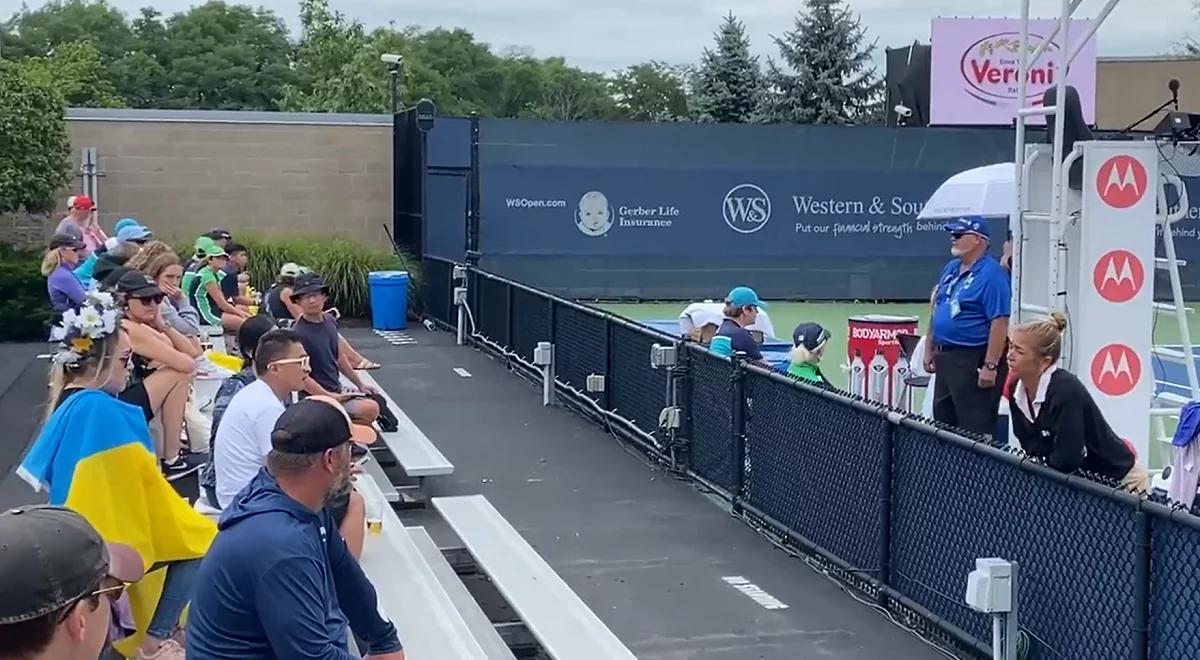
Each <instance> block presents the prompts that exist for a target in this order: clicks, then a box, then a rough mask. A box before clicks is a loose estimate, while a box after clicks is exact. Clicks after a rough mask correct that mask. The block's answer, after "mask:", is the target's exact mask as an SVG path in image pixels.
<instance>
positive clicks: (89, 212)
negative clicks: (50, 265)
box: [54, 195, 108, 259]
mask: <svg viewBox="0 0 1200 660" xmlns="http://www.w3.org/2000/svg"><path fill="white" fill-rule="evenodd" d="M95 210H96V205H95V204H93V203H92V198H91V197H88V196H87V195H76V196H75V197H72V198H71V199H69V200H67V215H66V216H65V217H64V218H63V219H62V220H60V221H59V223H58V227H56V228H55V229H54V233H55V234H66V235H68V236H72V237H74V238H75V239H77V240H79V241H81V242H82V243H83V244H84V247H83V248H82V249H81V250H80V254H79V256H80V258H82V259H86V258H88V257H89V256H90V255H91V254H92V253H93V252H95V251H96V250H97V249H98V248H99V247H100V246H101V245H104V241H106V240H108V237H107V236H105V235H104V230H102V229H100V225H99V224H98V223H97V222H96V216H95Z"/></svg>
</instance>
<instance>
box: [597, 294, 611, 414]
mask: <svg viewBox="0 0 1200 660" xmlns="http://www.w3.org/2000/svg"><path fill="white" fill-rule="evenodd" d="M600 318H601V319H602V320H603V321H604V390H603V391H602V392H600V407H601V408H604V409H605V410H612V397H611V396H609V393H608V391H609V388H610V387H611V386H612V370H613V327H614V324H613V322H612V321H609V320H608V318H606V317H603V316H602V317H600Z"/></svg>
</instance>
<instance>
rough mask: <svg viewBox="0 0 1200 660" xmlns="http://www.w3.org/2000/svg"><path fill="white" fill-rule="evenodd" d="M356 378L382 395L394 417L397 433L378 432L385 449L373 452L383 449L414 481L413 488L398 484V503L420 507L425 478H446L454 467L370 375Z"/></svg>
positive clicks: (423, 496)
mask: <svg viewBox="0 0 1200 660" xmlns="http://www.w3.org/2000/svg"><path fill="white" fill-rule="evenodd" d="M359 377H360V378H361V379H362V380H363V382H364V383H365V384H367V385H370V386H372V387H374V388H376V389H377V390H379V391H380V393H381V394H382V395H383V398H384V400H385V401H386V402H387V404H388V408H390V409H391V411H392V412H393V413H394V414H395V415H396V418H397V420H398V423H399V428H398V429H397V430H396V431H391V432H380V438H381V439H382V440H383V445H384V447H378V449H377V448H375V447H373V448H372V450H373V451H378V450H381V449H384V448H386V449H387V451H388V453H390V454H391V455H392V456H393V457H395V459H396V462H397V463H398V464H399V465H400V467H401V469H403V470H404V474H405V475H407V476H408V477H409V478H410V479H414V480H415V481H416V484H415V485H408V484H399V485H396V491H397V493H398V494H399V498H400V502H401V503H402V504H403V505H406V506H422V505H423V504H424V502H425V495H424V483H425V478H426V477H436V476H445V475H449V474H453V473H454V464H453V463H451V462H450V461H449V460H447V459H446V457H445V456H444V455H442V452H441V451H439V450H438V448H437V447H436V446H434V444H433V443H432V442H430V441H429V438H428V437H426V435H425V433H424V432H422V431H421V429H420V428H418V427H417V425H416V424H414V423H413V421H412V420H411V419H409V417H408V415H406V414H404V410H403V409H402V408H401V407H400V406H398V405H396V402H395V401H394V400H392V397H391V396H389V395H388V393H387V392H385V391H384V390H383V388H381V387H379V384H378V383H376V382H375V379H374V378H371V375H370V374H367V373H361V374H360V375H359ZM382 462H383V461H381V463H382Z"/></svg>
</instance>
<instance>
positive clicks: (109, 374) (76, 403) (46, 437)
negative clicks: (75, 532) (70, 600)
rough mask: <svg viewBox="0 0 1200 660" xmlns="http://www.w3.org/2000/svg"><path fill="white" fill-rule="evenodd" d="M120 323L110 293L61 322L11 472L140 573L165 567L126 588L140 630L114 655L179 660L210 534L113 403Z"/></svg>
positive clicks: (123, 361)
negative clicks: (181, 633)
mask: <svg viewBox="0 0 1200 660" xmlns="http://www.w3.org/2000/svg"><path fill="white" fill-rule="evenodd" d="M118 320H119V312H118V309H117V307H116V304H115V302H114V301H113V299H112V296H110V295H108V294H100V293H91V294H89V296H88V299H87V300H86V301H85V302H84V305H83V307H82V308H81V309H80V311H79V312H78V313H74V312H68V313H67V314H64V315H63V323H62V325H60V326H59V327H58V328H56V330H55V333H54V337H55V339H57V340H58V341H60V342H61V344H60V345H59V348H58V350H57V351H56V352H55V353H54V356H53V357H52V359H51V363H52V364H53V368H52V371H51V379H50V393H49V400H48V403H47V411H48V413H49V416H48V418H47V420H46V422H45V424H44V425H43V426H42V429H41V431H40V432H39V434H38V437H37V439H35V440H34V442H33V445H32V446H31V447H30V448H29V450H28V452H27V453H26V455H25V458H24V459H23V461H22V463H21V466H20V468H19V469H18V471H17V474H18V475H20V476H21V477H22V478H23V479H25V480H26V481H28V482H29V483H30V484H31V485H33V486H34V487H35V488H37V489H38V490H46V491H48V497H47V499H48V501H49V503H50V504H52V505H55V506H60V505H69V506H70V507H71V508H73V509H75V510H76V511H78V512H79V513H80V514H81V515H82V516H83V517H84V518H86V519H87V520H88V522H90V523H91V524H92V525H94V526H95V527H96V529H97V530H98V531H99V532H100V535H101V536H102V537H104V539H105V540H106V541H109V542H115V543H126V544H128V545H130V546H132V547H133V548H134V550H136V551H137V552H138V553H139V554H140V555H141V557H142V560H143V561H144V562H145V565H146V566H150V567H165V568H160V569H159V570H156V571H154V572H153V573H152V574H151V575H150V576H148V577H147V578H146V579H145V580H143V581H142V582H141V583H139V584H137V585H135V586H133V587H130V589H129V604H130V607H131V609H132V614H133V620H134V622H135V625H136V630H137V633H136V634H135V635H134V636H133V637H131V638H130V639H127V640H123V641H122V642H120V643H118V645H117V648H118V649H119V650H121V652H122V653H123V654H125V655H126V656H133V655H134V654H135V653H136V654H137V655H136V657H137V658H157V659H159V660H168V659H170V660H176V659H178V658H182V657H183V655H182V648H181V647H180V645H179V644H178V643H177V642H175V641H173V640H172V639H171V636H172V635H173V634H174V632H175V629H176V626H177V624H178V621H179V617H180V615H181V614H182V612H183V609H184V607H185V606H186V605H187V603H188V600H189V597H190V593H191V585H192V576H193V575H194V573H195V570H196V568H197V567H198V564H199V562H198V561H197V560H198V559H199V558H200V557H202V556H204V553H205V551H206V550H207V549H208V546H209V544H210V543H211V542H212V539H213V537H214V536H215V535H216V528H215V527H214V526H213V524H212V522H211V521H210V520H208V519H207V518H205V517H204V516H202V515H200V514H199V513H196V512H195V511H194V510H193V509H192V507H191V506H190V505H189V504H188V502H187V500H185V499H183V498H182V497H180V496H179V495H178V493H176V492H175V490H174V489H173V488H172V487H171V484H170V483H168V482H167V480H166V479H165V478H164V477H163V475H162V472H161V471H160V469H159V462H158V460H157V459H156V457H155V452H154V444H153V441H152V440H151V438H150V432H149V428H148V426H147V424H146V419H145V417H144V415H143V413H142V411H141V410H140V409H138V408H137V407H136V406H132V405H129V404H127V403H124V402H122V401H121V400H119V399H118V398H117V394H118V393H119V392H120V391H121V388H122V387H123V386H124V385H125V382H126V380H127V379H128V376H129V364H130V362H131V361H132V354H133V349H132V346H131V344H130V341H129V336H128V334H127V333H125V332H124V331H123V330H122V329H121V325H120V323H118ZM11 597H12V594H11V593H9V594H6V598H11Z"/></svg>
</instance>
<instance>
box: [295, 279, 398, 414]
mask: <svg viewBox="0 0 1200 660" xmlns="http://www.w3.org/2000/svg"><path fill="white" fill-rule="evenodd" d="M292 300H294V301H296V302H298V303H299V305H300V311H301V315H300V316H299V317H298V318H297V319H296V325H295V330H296V332H297V333H298V334H299V335H300V338H301V339H302V340H303V341H304V350H305V351H307V352H308V358H309V360H310V361H311V363H312V374H311V375H310V377H309V379H308V384H307V385H306V387H305V391H307V392H308V393H309V394H324V395H326V396H330V397H332V398H334V399H337V400H338V401H341V402H342V404H343V405H344V406H345V407H346V410H347V411H348V412H349V413H350V417H351V418H352V419H353V420H354V421H355V422H357V423H359V424H365V425H370V424H373V423H374V422H375V419H376V418H378V417H379V404H377V403H375V400H374V399H372V398H370V397H369V396H363V395H364V394H367V395H369V394H377V393H378V392H377V391H376V390H375V388H373V387H369V386H367V385H365V384H364V383H363V381H362V378H360V377H359V375H358V373H357V372H356V371H355V370H354V366H353V365H352V364H351V363H350V356H348V355H346V353H345V352H344V351H342V350H341V343H340V336H339V334H338V326H337V320H336V319H335V318H334V317H333V315H332V314H330V313H328V312H326V311H325V310H326V303H327V302H328V301H329V297H328V295H327V293H326V288H325V281H324V280H323V279H321V276H320V274H318V273H306V274H304V275H301V276H300V277H297V278H296V284H295V286H294V287H293V288H292ZM339 374H340V376H345V377H346V379H347V380H349V381H350V383H351V384H353V386H354V388H355V389H349V388H345V387H343V386H342V383H341V378H340V377H339Z"/></svg>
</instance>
